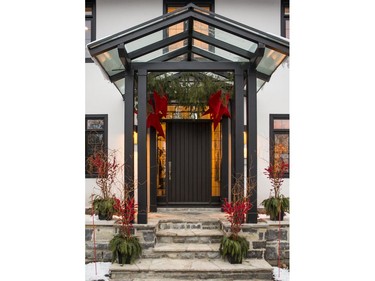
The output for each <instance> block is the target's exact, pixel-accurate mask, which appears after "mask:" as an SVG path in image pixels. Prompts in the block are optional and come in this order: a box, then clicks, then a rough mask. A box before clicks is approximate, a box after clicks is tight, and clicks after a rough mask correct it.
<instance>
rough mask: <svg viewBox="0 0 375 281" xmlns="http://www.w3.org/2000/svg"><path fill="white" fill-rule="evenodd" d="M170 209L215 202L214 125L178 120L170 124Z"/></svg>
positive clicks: (167, 167) (167, 194)
mask: <svg viewBox="0 0 375 281" xmlns="http://www.w3.org/2000/svg"><path fill="white" fill-rule="evenodd" d="M166 128H167V134H166V135H167V163H166V164H167V165H166V170H167V175H166V176H167V178H166V182H167V188H166V199H167V204H168V205H195V206H197V207H199V206H202V205H203V206H204V205H207V204H209V203H210V199H211V122H209V121H207V120H174V121H172V122H167V124H166Z"/></svg>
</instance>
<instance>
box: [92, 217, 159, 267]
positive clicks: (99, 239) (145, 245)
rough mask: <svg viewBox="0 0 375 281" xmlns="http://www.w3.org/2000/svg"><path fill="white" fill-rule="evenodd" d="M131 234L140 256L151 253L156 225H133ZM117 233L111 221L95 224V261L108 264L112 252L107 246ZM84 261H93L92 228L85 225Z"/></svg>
mask: <svg viewBox="0 0 375 281" xmlns="http://www.w3.org/2000/svg"><path fill="white" fill-rule="evenodd" d="M133 226H134V229H133V233H134V234H135V235H136V236H137V237H138V239H139V242H140V244H141V246H142V254H143V255H147V254H148V253H149V252H152V248H154V246H155V243H156V225H152V224H147V225H144V224H134V225H133ZM117 233H118V226H116V225H114V223H113V221H96V222H95V241H96V259H97V261H103V262H110V261H111V259H112V252H111V251H110V250H109V247H108V244H109V241H110V240H111V239H112V237H113V236H114V235H115V234H117ZM85 244H86V249H85V260H86V263H88V262H93V261H94V227H93V225H92V224H91V223H90V224H88V223H86V230H85Z"/></svg>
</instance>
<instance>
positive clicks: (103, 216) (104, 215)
mask: <svg viewBox="0 0 375 281" xmlns="http://www.w3.org/2000/svg"><path fill="white" fill-rule="evenodd" d="M98 217H99V220H107V221H110V220H111V219H112V217H113V214H112V213H105V212H104V213H101V212H99V214H98Z"/></svg>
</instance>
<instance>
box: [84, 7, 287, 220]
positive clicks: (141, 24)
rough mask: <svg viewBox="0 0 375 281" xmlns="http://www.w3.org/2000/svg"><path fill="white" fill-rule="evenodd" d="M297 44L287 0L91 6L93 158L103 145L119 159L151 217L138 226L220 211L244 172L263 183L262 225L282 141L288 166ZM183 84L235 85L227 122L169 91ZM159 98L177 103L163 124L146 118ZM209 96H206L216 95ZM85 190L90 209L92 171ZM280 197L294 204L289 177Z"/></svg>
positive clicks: (258, 185)
mask: <svg viewBox="0 0 375 281" xmlns="http://www.w3.org/2000/svg"><path fill="white" fill-rule="evenodd" d="M141 2H142V3H141ZM288 37H289V1H283V0H254V1H253V0H251V1H242V0H234V1H224V0H205V1H192V3H190V1H177V0H175V1H169V0H158V1H155V0H152V1H151V0H141V1H133V0H126V1H116V0H110V1H108V0H105V1H104V0H94V1H87V0H86V44H85V52H86V58H85V59H86V64H85V68H86V110H85V111H86V117H85V129H86V144H85V148H86V157H88V156H89V155H90V153H92V152H93V150H94V149H95V146H98V145H100V146H102V147H104V148H106V149H107V148H109V149H116V150H118V151H119V160H120V162H125V163H126V164H129V165H130V167H131V171H132V172H131V178H132V179H134V182H135V183H136V184H137V185H138V186H137V187H138V188H137V190H136V192H135V198H136V200H137V201H138V204H139V205H140V207H141V206H142V208H143V209H144V210H145V213H144V214H143V216H140V217H138V220H140V221H143V223H147V212H150V211H151V212H155V211H157V209H158V208H159V207H180V206H194V207H215V206H219V205H220V203H221V202H222V200H223V198H230V197H231V193H232V187H233V186H234V184H235V179H238V177H241V176H242V177H244V178H246V177H251V179H253V180H254V182H253V183H254V185H255V189H254V190H255V191H254V192H253V195H252V198H251V199H252V202H253V203H255V204H254V208H253V211H252V214H253V221H249V222H254V218H255V222H256V214H257V213H256V208H257V207H261V206H260V203H261V202H262V201H263V200H264V199H265V198H267V197H268V196H269V194H270V189H271V185H270V183H269V180H268V179H267V177H266V176H265V175H264V173H263V172H264V169H265V168H266V167H267V166H268V164H269V163H270V161H271V162H272V159H273V147H274V145H275V144H283V145H284V146H285V147H286V151H284V153H283V159H284V160H285V161H287V162H288V163H289V61H288V55H289V40H288V39H287V38H288ZM87 46H88V47H87ZM114 58H115V60H113V59H114ZM116 59H117V61H116ZM195 75H198V76H195ZM202 77H203V78H202ZM176 79H177V81H178V83H177V84H176V85H177V86H176V87H179V86H178V85H182V84H183V83H185V82H186V81H187V82H189V83H190V84H189V85H190V86H189V87H190V89H191V90H190V91H189V92H188V93H187V95H189V96H191V95H193V94H194V93H192V91H194V90H193V89H194V87H193V86H191V85H194V82H195V81H198V80H199V79H202V80H199V81H203V80H204V81H206V82H204V83H206V84H204V83H203V82H201V83H200V84H199V85H202V83H203V85H206V89H208V87H210V89H213V88H212V87H211V86H212V85H214V84H215V85H216V84H218V83H219V82H221V83H222V84H221V85H224V86H222V89H224V88H225V87H226V86H227V88H226V90H227V91H228V93H229V94H230V98H229V96H228V100H226V99H225V93H224V91H223V96H222V97H224V99H223V102H222V106H223V108H224V110H225V109H226V110H227V112H228V114H222V116H220V117H222V118H220V119H219V120H218V122H215V120H213V118H210V117H212V114H206V115H204V113H205V112H207V113H210V110H212V108H213V107H214V106H212V104H211V105H210V104H209V103H208V102H207V106H206V107H204V108H203V109H202V110H201V111H199V110H197V106H193V109H192V107H191V104H190V105H189V106H188V105H186V104H182V102H181V101H182V99H183V98H186V96H183V97H182V98H181V97H180V98H181V99H180V100H179V98H178V97H177V96H173V93H168V90H167V89H166V87H172V86H171V85H172V84H173V81H176ZM165 81H167V82H165ZM151 82H153V83H154V84H152V83H151ZM152 85H154V88H150V87H152ZM161 85H163V87H161ZM166 85H168V86H166ZM183 85H185V88H186V87H187V86H186V84H183ZM201 88H202V87H200V88H199V89H201ZM203 88H204V87H203ZM178 89H180V88H178ZM173 90H174V92H177V88H173ZM154 91H156V92H157V93H158V94H161V92H162V91H165V92H166V93H167V95H168V96H169V100H168V104H167V107H166V108H165V114H163V116H161V118H156V119H157V120H156V121H155V122H156V123H157V124H156V125H160V127H157V126H152V125H151V126H150V123H151V121H150V120H148V119H149V116H150V113H152V110H153V109H154V110H155V107H157V102H156V101H155V100H157V99H158V97H159V98H160V97H161V98H163V97H164V96H163V95H161V96H158V95H156V96H155V95H154V93H153V92H154ZM196 91H197V92H198V91H199V90H198V88H196ZM207 91H208V94H209V96H208V99H209V98H210V97H212V96H213V94H215V93H216V91H214V90H212V91H210V90H207ZM207 91H206V92H207ZM172 96H173V97H172ZM129 98H130V100H129ZM212 100H213V99H212ZM193 104H194V102H193ZM150 105H151V112H150ZM210 106H211V107H210ZM157 111H159V110H157ZM154 113H156V112H154ZM157 114H159V112H157ZM159 117H160V116H159ZM148 121H150V122H148ZM289 169H290V166H289ZM85 188H86V193H85V194H86V207H89V206H90V200H91V195H92V194H93V193H95V192H96V190H95V179H94V178H93V177H92V176H91V175H89V174H88V173H86V187H85ZM282 193H283V194H284V195H286V196H289V171H288V173H287V174H286V178H285V180H284V185H283V190H282Z"/></svg>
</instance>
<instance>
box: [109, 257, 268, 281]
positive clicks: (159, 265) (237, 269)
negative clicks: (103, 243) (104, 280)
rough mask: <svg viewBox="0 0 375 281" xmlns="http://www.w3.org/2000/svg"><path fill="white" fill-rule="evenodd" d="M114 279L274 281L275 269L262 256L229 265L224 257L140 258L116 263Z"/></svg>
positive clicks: (112, 269) (136, 280)
mask: <svg viewBox="0 0 375 281" xmlns="http://www.w3.org/2000/svg"><path fill="white" fill-rule="evenodd" d="M110 275H111V281H139V280H150V281H151V280H168V279H167V278H169V279H172V280H195V279H198V280H202V279H204V280H210V279H214V280H221V279H222V280H227V281H234V280H258V281H261V280H262V281H265V280H269V281H271V280H272V279H273V268H272V266H271V265H270V264H269V263H267V262H266V261H265V260H262V259H246V260H244V261H243V263H242V264H230V263H229V262H227V261H224V260H222V259H213V260H207V259H193V260H192V259H171V258H160V259H140V260H137V261H136V262H135V263H134V264H131V265H123V266H121V265H119V264H117V263H114V264H112V265H111V267H110Z"/></svg>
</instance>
